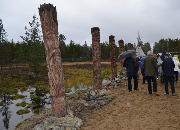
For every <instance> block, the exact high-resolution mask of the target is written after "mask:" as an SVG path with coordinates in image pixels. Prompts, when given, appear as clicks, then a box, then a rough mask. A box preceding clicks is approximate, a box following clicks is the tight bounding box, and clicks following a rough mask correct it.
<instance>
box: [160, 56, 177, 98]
mask: <svg viewBox="0 0 180 130" xmlns="http://www.w3.org/2000/svg"><path fill="white" fill-rule="evenodd" d="M162 68H163V72H164V83H165V91H166V92H165V93H164V94H166V95H169V91H168V81H169V83H170V85H171V91H172V95H175V89H174V68H175V64H174V61H173V60H172V59H171V58H170V54H168V53H167V54H166V55H165V60H164V62H163V63H162Z"/></svg>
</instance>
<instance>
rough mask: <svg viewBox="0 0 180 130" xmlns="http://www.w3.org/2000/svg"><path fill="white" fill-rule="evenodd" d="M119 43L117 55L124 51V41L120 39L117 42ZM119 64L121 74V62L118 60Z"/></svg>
mask: <svg viewBox="0 0 180 130" xmlns="http://www.w3.org/2000/svg"><path fill="white" fill-rule="evenodd" d="M118 43H119V54H121V53H122V52H123V51H124V41H123V40H122V39H121V40H119V41H118ZM120 64H121V73H122V72H123V60H120Z"/></svg>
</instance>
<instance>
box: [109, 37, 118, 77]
mask: <svg viewBox="0 0 180 130" xmlns="http://www.w3.org/2000/svg"><path fill="white" fill-rule="evenodd" d="M109 46H110V56H111V70H112V78H116V77H117V65H116V53H115V40H114V36H113V35H111V36H109Z"/></svg>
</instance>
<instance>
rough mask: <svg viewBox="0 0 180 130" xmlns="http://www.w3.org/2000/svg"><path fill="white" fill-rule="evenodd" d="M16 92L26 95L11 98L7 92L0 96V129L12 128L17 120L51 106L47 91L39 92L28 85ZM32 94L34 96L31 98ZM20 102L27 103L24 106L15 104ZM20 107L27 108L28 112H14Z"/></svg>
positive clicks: (19, 120) (10, 129)
mask: <svg viewBox="0 0 180 130" xmlns="http://www.w3.org/2000/svg"><path fill="white" fill-rule="evenodd" d="M32 93H33V94H32ZM18 94H20V95H26V97H25V98H23V99H17V100H11V99H10V96H11V95H9V94H7V93H4V94H3V95H2V96H1V97H0V102H1V106H0V130H7V129H9V130H13V129H15V126H16V125H17V124H18V123H19V122H21V121H23V120H25V119H27V118H30V117H31V116H32V115H34V114H37V113H39V112H40V111H42V110H43V109H45V108H50V107H51V104H50V98H49V97H50V95H49V94H48V93H41V92H40V91H37V90H36V89H35V88H33V87H29V89H28V90H27V91H24V92H21V91H19V92H18ZM32 95H34V96H35V97H36V98H32ZM22 102H26V103H27V105H26V106H25V107H22V106H16V104H17V103H22ZM28 106H29V107H28ZM21 109H22V110H24V109H28V110H30V112H29V113H28V114H21V115H18V114H17V113H16V112H17V111H18V110H21Z"/></svg>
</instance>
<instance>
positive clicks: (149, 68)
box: [143, 51, 159, 96]
mask: <svg viewBox="0 0 180 130" xmlns="http://www.w3.org/2000/svg"><path fill="white" fill-rule="evenodd" d="M143 66H144V69H145V76H146V80H147V82H148V91H149V94H152V86H151V80H152V82H153V93H154V94H156V95H157V96H159V94H158V93H157V82H156V75H157V69H158V67H157V61H156V59H155V58H154V57H153V52H151V51H149V52H148V56H147V57H146V58H145V59H144V64H143Z"/></svg>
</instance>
